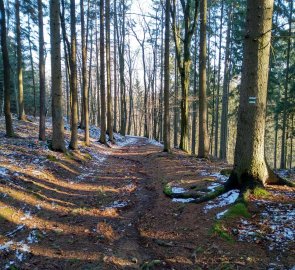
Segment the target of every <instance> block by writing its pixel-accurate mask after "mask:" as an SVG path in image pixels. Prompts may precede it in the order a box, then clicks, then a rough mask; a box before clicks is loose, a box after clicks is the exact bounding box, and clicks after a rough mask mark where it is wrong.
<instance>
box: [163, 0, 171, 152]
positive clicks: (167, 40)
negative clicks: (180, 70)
mask: <svg viewBox="0 0 295 270" xmlns="http://www.w3.org/2000/svg"><path fill="white" fill-rule="evenodd" d="M169 12H170V0H166V7H165V53H164V152H170V151H171V146H170V114H169V92H170V91H169V88H170V85H169V84H170V68H169V54H170V50H169V43H170V15H169Z"/></svg>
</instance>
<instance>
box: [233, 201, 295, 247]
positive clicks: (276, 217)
mask: <svg viewBox="0 0 295 270" xmlns="http://www.w3.org/2000/svg"><path fill="white" fill-rule="evenodd" d="M256 204H257V205H258V206H264V207H265V208H264V210H263V211H262V212H261V214H260V216H259V220H258V222H257V221H256V222H251V221H245V220H243V219H242V220H241V225H240V226H239V228H238V230H237V233H238V237H239V240H240V241H246V242H255V241H258V240H259V241H263V242H265V243H266V245H267V247H268V249H269V250H274V249H278V250H282V251H283V250H284V248H285V247H286V246H287V245H288V244H289V243H292V242H294V241H295V208H294V206H293V205H292V204H281V203H279V204H278V203H270V202H267V201H262V200H260V201H258V202H256Z"/></svg>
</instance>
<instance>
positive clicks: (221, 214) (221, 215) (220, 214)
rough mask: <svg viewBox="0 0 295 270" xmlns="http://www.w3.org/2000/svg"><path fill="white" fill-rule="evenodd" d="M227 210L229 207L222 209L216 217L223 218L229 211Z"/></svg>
mask: <svg viewBox="0 0 295 270" xmlns="http://www.w3.org/2000/svg"><path fill="white" fill-rule="evenodd" d="M227 211H228V209H226V210H224V211H222V212H220V213H217V214H216V218H217V219H221V218H222V217H223V216H224V215H225V214H226V213H227Z"/></svg>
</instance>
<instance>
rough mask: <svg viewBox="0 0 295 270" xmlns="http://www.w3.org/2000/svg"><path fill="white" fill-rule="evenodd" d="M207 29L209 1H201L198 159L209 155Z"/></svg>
mask: <svg viewBox="0 0 295 270" xmlns="http://www.w3.org/2000/svg"><path fill="white" fill-rule="evenodd" d="M206 27H207V0H201V1H200V56H199V150H198V157H201V158H207V157H208V155H209V139H208V129H207V93H206V91H207V89H206V88H207V87H206V81H207V76H206V56H207V53H206V48H207V46H206Z"/></svg>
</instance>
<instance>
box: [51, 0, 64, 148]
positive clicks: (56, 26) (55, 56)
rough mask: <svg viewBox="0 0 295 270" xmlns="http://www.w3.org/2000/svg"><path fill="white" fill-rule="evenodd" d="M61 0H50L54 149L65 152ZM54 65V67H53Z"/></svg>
mask: <svg viewBox="0 0 295 270" xmlns="http://www.w3.org/2000/svg"><path fill="white" fill-rule="evenodd" d="M59 11H60V1H59V0H50V44H51V67H52V68H51V80H52V85H51V91H52V149H53V150H55V151H61V152H65V143H64V123H63V110H62V78H61V52H60V49H61V48H60V42H61V36H60V17H59ZM53 67H54V68H53Z"/></svg>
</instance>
